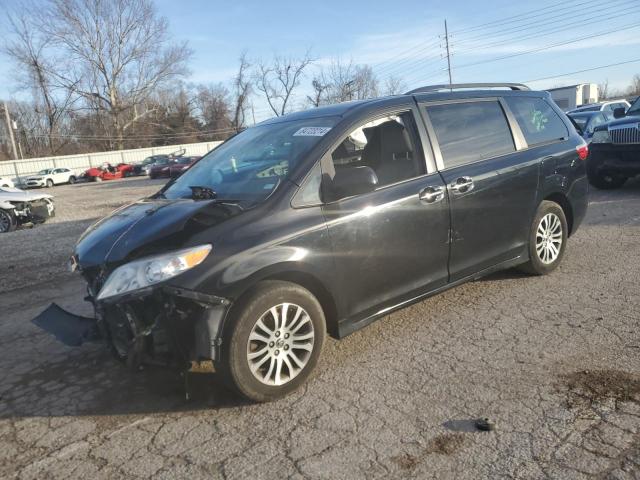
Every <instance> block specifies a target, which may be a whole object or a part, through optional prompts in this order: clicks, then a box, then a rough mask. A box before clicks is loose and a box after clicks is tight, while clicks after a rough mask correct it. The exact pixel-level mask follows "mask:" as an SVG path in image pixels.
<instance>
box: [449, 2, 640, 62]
mask: <svg viewBox="0 0 640 480" xmlns="http://www.w3.org/2000/svg"><path fill="white" fill-rule="evenodd" d="M635 12H640V9H638V8H637V7H632V8H631V9H628V10H625V11H623V12H620V13H616V14H614V15H610V16H608V17H602V16H595V17H590V18H586V19H584V20H582V21H581V25H582V26H583V27H584V26H586V25H591V24H593V23H602V22H604V21H606V20H614V19H617V18H620V17H627V16H628V15H629V13H635ZM541 26H542V27H544V26H545V25H544V24H543V25H541ZM571 30H575V27H573V26H570V27H567V26H561V27H557V26H555V27H551V28H550V29H542V30H540V29H537V30H536V33H534V34H530V33H528V34H526V35H523V36H520V37H515V38H514V37H512V38H503V39H500V40H496V41H492V42H490V43H484V44H475V45H473V47H472V48H463V49H461V50H457V51H456V52H457V53H465V52H473V51H477V50H479V49H486V48H491V47H497V46H502V45H504V44H505V43H513V42H517V41H522V40H529V39H532V38H538V37H544V36H548V35H549V34H552V33H562V32H566V31H571ZM523 31H525V30H523ZM514 33H518V32H514ZM463 45H466V44H465V43H463ZM453 46H454V47H455V46H456V44H455V43H454V45H453Z"/></svg>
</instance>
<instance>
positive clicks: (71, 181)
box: [69, 176, 76, 185]
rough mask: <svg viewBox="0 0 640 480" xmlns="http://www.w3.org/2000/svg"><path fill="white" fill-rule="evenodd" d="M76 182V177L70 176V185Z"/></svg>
mask: <svg viewBox="0 0 640 480" xmlns="http://www.w3.org/2000/svg"><path fill="white" fill-rule="evenodd" d="M74 183H76V177H74V176H71V177H69V185H73V184H74Z"/></svg>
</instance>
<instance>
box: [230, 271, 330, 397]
mask: <svg viewBox="0 0 640 480" xmlns="http://www.w3.org/2000/svg"><path fill="white" fill-rule="evenodd" d="M234 310H235V311H236V312H237V314H236V313H233V312H232V314H231V315H230V317H231V319H230V321H229V327H228V329H227V331H226V332H225V334H224V335H223V337H224V338H223V345H222V355H223V361H222V363H221V365H220V371H221V372H222V374H223V375H224V376H225V379H226V380H227V382H228V383H230V384H231V386H232V387H234V388H235V389H236V390H237V391H238V392H239V393H240V394H241V395H243V396H245V397H247V398H249V399H251V400H254V401H258V402H265V401H270V400H275V399H277V398H281V397H283V396H285V395H287V394H289V393H291V392H293V391H294V390H295V389H297V388H298V387H299V386H301V385H302V384H303V383H304V382H305V381H306V380H307V378H309V376H310V374H311V373H312V371H313V369H314V368H315V366H316V364H317V362H318V359H319V358H320V353H321V351H322V345H323V343H324V337H325V332H326V324H325V318H324V313H323V311H322V307H321V306H320V304H319V302H318V300H317V299H316V298H315V297H314V296H313V295H312V294H311V293H310V292H309V291H307V290H306V289H304V288H302V287H301V286H299V285H296V284H293V283H289V282H281V281H274V280H271V281H265V282H261V283H260V284H258V285H257V286H256V287H255V288H254V290H253V291H252V292H251V293H250V294H248V296H247V297H246V298H245V299H243V300H242V301H241V304H240V305H238V306H236V307H235V308H234Z"/></svg>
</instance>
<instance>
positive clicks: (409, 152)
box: [331, 111, 425, 187]
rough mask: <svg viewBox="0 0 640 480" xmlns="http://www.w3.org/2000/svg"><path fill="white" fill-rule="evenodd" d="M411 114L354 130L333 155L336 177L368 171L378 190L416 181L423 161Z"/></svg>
mask: <svg viewBox="0 0 640 480" xmlns="http://www.w3.org/2000/svg"><path fill="white" fill-rule="evenodd" d="M418 138H419V137H418V133H417V128H416V124H415V120H414V118H413V113H412V112H411V111H407V112H402V113H397V114H394V115H389V116H386V117H382V118H378V119H375V120H372V121H370V122H367V123H365V124H364V125H361V126H359V127H358V128H356V129H354V130H353V131H352V132H351V133H349V135H347V137H346V138H345V139H344V140H343V141H342V143H341V144H340V145H338V147H337V148H336V149H335V150H334V151H333V152H332V154H331V159H332V161H333V167H334V170H335V172H336V174H338V173H339V171H340V170H346V169H350V168H356V167H369V168H371V169H372V170H373V171H374V172H375V174H376V176H377V177H378V187H383V186H385V185H390V184H392V183H397V182H401V181H403V180H408V179H410V178H414V177H418V176H420V175H423V174H424V173H425V161H424V156H423V154H422V149H421V148H420V146H419V145H420V142H419V140H418Z"/></svg>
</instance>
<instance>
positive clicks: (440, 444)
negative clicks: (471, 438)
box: [391, 433, 465, 470]
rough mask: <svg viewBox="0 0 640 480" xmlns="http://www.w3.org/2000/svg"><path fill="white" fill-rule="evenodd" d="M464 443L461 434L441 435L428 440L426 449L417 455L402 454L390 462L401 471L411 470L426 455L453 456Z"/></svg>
mask: <svg viewBox="0 0 640 480" xmlns="http://www.w3.org/2000/svg"><path fill="white" fill-rule="evenodd" d="M464 443H465V438H464V435H463V434H461V433H441V434H440V435H437V436H435V437H434V438H432V439H431V440H429V442H428V443H427V446H426V448H425V449H424V450H423V451H422V452H421V453H420V454H419V455H412V454H410V453H403V454H401V455H397V456H395V457H392V458H391V460H392V461H393V462H394V463H395V464H396V465H398V466H399V467H400V468H401V469H403V470H412V469H414V468H415V467H416V466H417V465H418V464H419V463H420V462H422V461H423V460H424V458H425V457H426V456H427V455H432V454H438V455H453V454H454V453H456V452H458V451H459V450H460V449H461V448H462V447H463V446H464Z"/></svg>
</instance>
